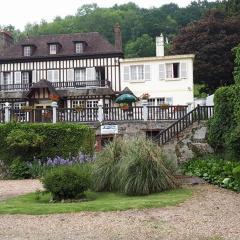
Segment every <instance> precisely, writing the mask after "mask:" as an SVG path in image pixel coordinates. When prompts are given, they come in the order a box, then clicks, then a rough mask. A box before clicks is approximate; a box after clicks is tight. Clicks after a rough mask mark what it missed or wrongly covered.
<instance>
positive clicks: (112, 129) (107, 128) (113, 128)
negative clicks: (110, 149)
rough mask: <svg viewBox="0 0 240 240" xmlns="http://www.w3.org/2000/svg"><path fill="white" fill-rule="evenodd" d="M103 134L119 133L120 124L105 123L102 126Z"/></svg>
mask: <svg viewBox="0 0 240 240" xmlns="http://www.w3.org/2000/svg"><path fill="white" fill-rule="evenodd" d="M101 134H102V135H106V134H118V125H103V126H101Z"/></svg>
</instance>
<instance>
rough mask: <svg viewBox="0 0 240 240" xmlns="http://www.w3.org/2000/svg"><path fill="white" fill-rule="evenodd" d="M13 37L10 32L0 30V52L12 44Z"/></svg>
mask: <svg viewBox="0 0 240 240" xmlns="http://www.w3.org/2000/svg"><path fill="white" fill-rule="evenodd" d="M13 43H14V41H13V37H12V36H11V34H10V33H8V32H6V31H4V30H0V52H3V51H4V50H5V49H7V48H9V47H11V46H12V45H13Z"/></svg>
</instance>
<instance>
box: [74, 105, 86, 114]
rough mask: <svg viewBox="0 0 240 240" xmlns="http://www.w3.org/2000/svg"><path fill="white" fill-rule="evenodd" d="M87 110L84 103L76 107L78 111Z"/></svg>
mask: <svg viewBox="0 0 240 240" xmlns="http://www.w3.org/2000/svg"><path fill="white" fill-rule="evenodd" d="M84 110H85V107H84V106H83V105H79V106H76V107H75V111H76V112H82V111H84Z"/></svg>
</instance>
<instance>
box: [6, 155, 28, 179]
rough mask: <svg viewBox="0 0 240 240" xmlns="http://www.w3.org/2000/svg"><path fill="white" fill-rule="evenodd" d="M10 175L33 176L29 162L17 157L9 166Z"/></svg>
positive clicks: (12, 177) (23, 177) (17, 177)
mask: <svg viewBox="0 0 240 240" xmlns="http://www.w3.org/2000/svg"><path fill="white" fill-rule="evenodd" d="M9 175H10V176H9V177H10V178H11V179H27V178H30V177H31V173H30V170H29V166H28V165H27V163H25V162H22V161H21V160H19V159H15V160H14V161H13V162H12V163H11V165H10V167H9Z"/></svg>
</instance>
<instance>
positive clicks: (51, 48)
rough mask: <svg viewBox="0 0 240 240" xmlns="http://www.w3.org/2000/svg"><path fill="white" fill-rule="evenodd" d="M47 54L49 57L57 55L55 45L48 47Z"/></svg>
mask: <svg viewBox="0 0 240 240" xmlns="http://www.w3.org/2000/svg"><path fill="white" fill-rule="evenodd" d="M49 54H51V55H54V54H57V44H50V45H49Z"/></svg>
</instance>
